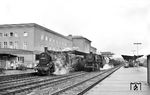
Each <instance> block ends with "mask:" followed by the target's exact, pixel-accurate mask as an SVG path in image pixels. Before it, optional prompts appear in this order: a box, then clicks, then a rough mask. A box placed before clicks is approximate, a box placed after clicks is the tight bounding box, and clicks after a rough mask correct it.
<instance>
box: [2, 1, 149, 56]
mask: <svg viewBox="0 0 150 95" xmlns="http://www.w3.org/2000/svg"><path fill="white" fill-rule="evenodd" d="M14 23H37V24H40V25H42V26H45V27H47V28H49V29H51V30H54V31H55V32H58V33H61V34H63V35H66V36H67V35H69V34H73V35H82V36H84V37H87V38H88V39H90V40H91V41H92V46H94V47H96V48H97V49H98V50H99V51H111V52H113V53H115V54H117V55H121V54H130V55H133V52H132V51H133V50H136V46H135V45H133V43H134V42H140V43H142V45H140V46H139V54H145V55H146V54H150V0H0V24H14ZM134 53H135V54H136V51H135V52H134Z"/></svg>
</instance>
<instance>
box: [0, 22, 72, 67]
mask: <svg viewBox="0 0 150 95" xmlns="http://www.w3.org/2000/svg"><path fill="white" fill-rule="evenodd" d="M44 47H48V49H49V50H55V51H61V50H63V49H65V48H72V40H71V39H69V38H68V37H66V36H63V35H61V34H59V33H56V32H54V31H52V30H50V29H47V28H45V27H43V26H40V25H38V24H34V23H28V24H9V25H0V48H1V49H0V59H1V60H3V59H5V60H8V59H10V58H8V55H5V56H4V54H8V52H7V51H9V54H11V55H15V56H17V58H19V57H18V56H21V58H22V59H23V61H24V63H26V64H27V65H28V64H30V63H35V54H38V53H40V52H43V51H44ZM16 49H17V50H20V51H22V53H20V51H19V52H18V51H17V50H16ZM29 51H30V53H29ZM14 52H15V53H14ZM15 60H16V59H15Z"/></svg>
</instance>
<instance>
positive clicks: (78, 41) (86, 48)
mask: <svg viewBox="0 0 150 95" xmlns="http://www.w3.org/2000/svg"><path fill="white" fill-rule="evenodd" d="M72 41H73V47H75V48H77V50H78V51H81V52H85V53H89V52H90V49H91V41H90V40H88V39H87V38H85V37H82V36H72Z"/></svg>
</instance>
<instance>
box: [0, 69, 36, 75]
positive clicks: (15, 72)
mask: <svg viewBox="0 0 150 95" xmlns="http://www.w3.org/2000/svg"><path fill="white" fill-rule="evenodd" d="M34 72H35V71H34V70H33V69H27V70H5V71H4V72H3V73H0V76H9V75H17V74H25V73H34Z"/></svg>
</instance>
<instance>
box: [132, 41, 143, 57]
mask: <svg viewBox="0 0 150 95" xmlns="http://www.w3.org/2000/svg"><path fill="white" fill-rule="evenodd" d="M133 44H134V45H136V46H137V56H138V50H139V48H138V45H141V44H142V43H133Z"/></svg>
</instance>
